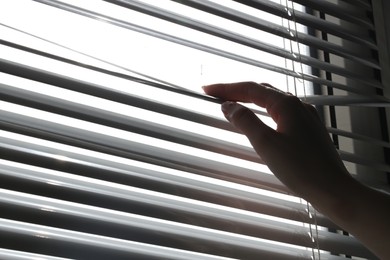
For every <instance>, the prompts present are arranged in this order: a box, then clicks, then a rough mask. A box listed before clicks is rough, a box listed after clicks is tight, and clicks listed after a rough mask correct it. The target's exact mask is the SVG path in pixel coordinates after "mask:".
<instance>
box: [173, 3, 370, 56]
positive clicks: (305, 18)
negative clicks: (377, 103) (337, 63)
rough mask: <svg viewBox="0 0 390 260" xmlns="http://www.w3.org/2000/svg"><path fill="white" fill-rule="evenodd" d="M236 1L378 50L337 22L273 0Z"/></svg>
mask: <svg viewBox="0 0 390 260" xmlns="http://www.w3.org/2000/svg"><path fill="white" fill-rule="evenodd" d="M175 1H176V2H179V3H183V4H187V3H188V2H192V3H196V4H199V3H201V4H202V5H203V6H209V7H210V6H211V7H212V6H216V5H214V3H213V2H209V1H207V0H201V1H200V0H188V1H185V2H182V1H177V0H175ZM235 1H236V2H239V3H241V4H243V5H247V6H251V7H253V8H255V9H259V10H262V11H265V12H268V13H271V14H274V15H276V16H279V17H281V18H285V19H288V20H291V19H294V20H295V21H296V22H298V23H301V24H303V25H306V26H309V27H313V28H317V29H319V30H322V31H324V32H327V33H330V34H333V35H335V36H338V37H340V38H343V39H346V40H350V41H352V42H355V43H359V44H361V45H363V46H365V47H368V48H370V49H373V50H377V48H378V47H377V46H376V44H375V43H374V42H373V41H372V40H371V39H369V38H368V37H366V36H363V35H356V34H354V33H352V32H348V31H347V30H345V28H343V27H340V26H337V25H336V24H333V23H330V22H328V21H324V20H322V19H319V18H316V17H314V16H312V15H309V14H306V13H303V12H300V11H298V10H294V15H293V16H290V15H289V14H288V12H287V10H286V7H285V6H283V5H281V4H278V3H275V2H272V1H264V0H253V1H245V0H235Z"/></svg>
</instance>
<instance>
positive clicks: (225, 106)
mask: <svg viewBox="0 0 390 260" xmlns="http://www.w3.org/2000/svg"><path fill="white" fill-rule="evenodd" d="M238 108H239V107H238V106H237V103H236V102H232V101H226V102H224V103H222V106H221V110H222V112H223V114H224V115H225V117H226V119H228V120H230V119H231V118H232V115H233V114H234V112H235V111H236V110H237V109H238Z"/></svg>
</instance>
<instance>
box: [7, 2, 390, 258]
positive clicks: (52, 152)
mask: <svg viewBox="0 0 390 260" xmlns="http://www.w3.org/2000/svg"><path fill="white" fill-rule="evenodd" d="M21 1H22V0H21ZM146 2H147V1H138V0H105V1H101V2H100V3H97V4H96V5H89V4H88V3H84V2H77V1H73V0H70V1H66V2H65V1H64V2H62V1H60V0H34V1H26V2H25V4H26V6H29V7H33V8H31V9H34V12H35V11H37V13H39V12H41V11H44V12H46V13H47V14H48V15H50V14H57V15H58V19H57V18H51V17H49V16H47V17H46V15H43V16H44V17H45V18H44V19H54V20H55V21H53V23H55V24H56V26H52V27H55V28H57V26H58V27H61V26H62V24H61V23H60V22H61V21H60V20H62V19H64V20H66V19H67V18H69V19H67V20H66V21H67V24H72V22H73V21H82V22H79V23H78V24H82V25H84V24H85V25H86V26H80V28H81V27H82V29H80V30H75V29H74V31H73V32H72V33H69V34H67V33H64V34H61V36H63V37H65V38H66V37H68V38H69V37H73V36H74V35H75V33H77V32H78V31H84V32H91V39H93V37H95V34H94V33H92V29H94V28H96V30H97V31H99V32H100V30H99V29H101V28H106V29H107V31H108V28H109V29H110V32H111V31H112V32H113V34H112V35H113V36H112V38H114V37H118V39H119V38H121V37H124V38H122V39H123V42H127V40H129V42H128V43H130V44H123V45H124V46H123V49H122V50H121V54H123V53H127V51H129V53H132V52H130V51H133V50H130V49H129V48H132V47H135V48H137V49H136V50H138V48H139V50H141V49H142V50H143V49H145V55H144V56H145V57H138V53H135V52H134V53H132V54H131V55H134V57H132V58H134V59H131V63H136V64H135V65H134V66H136V67H137V68H142V66H143V64H141V59H142V62H143V60H144V58H149V57H146V56H151V57H150V58H151V59H156V58H157V61H158V62H156V64H153V67H156V68H157V67H158V66H157V64H160V63H159V62H160V61H162V63H161V64H163V63H164V61H166V60H170V57H169V58H168V59H167V58H159V57H160V56H159V55H160V54H157V53H155V54H154V55H149V53H148V48H150V47H151V46H149V45H148V44H151V45H154V44H156V45H155V46H156V47H153V48H158V47H157V45H158V43H160V44H161V46H162V45H164V44H166V46H167V49H169V51H171V50H170V48H171V47H172V55H175V54H176V51H178V52H180V51H183V52H184V50H186V51H187V52H188V53H192V54H193V55H194V54H197V55H198V57H197V58H201V56H202V55H204V54H205V55H206V56H207V59H208V58H210V59H213V60H212V61H211V62H214V59H215V61H217V60H218V61H219V62H220V61H221V60H223V61H226V63H227V64H228V65H229V66H233V65H234V66H237V69H236V70H235V71H240V69H239V68H240V66H244V67H245V71H246V70H251V69H252V68H253V69H255V70H256V71H257V72H258V71H260V72H264V73H267V71H268V72H269V73H270V74H272V75H273V76H274V77H275V78H278V79H280V78H279V76H280V77H285V79H286V82H287V85H288V86H287V89H285V91H290V92H291V90H292V89H293V88H294V90H295V93H296V95H298V96H299V95H300V94H302V92H303V93H304V96H301V99H302V100H303V101H306V102H308V103H310V104H313V105H315V106H316V107H317V108H318V109H319V111H322V110H323V111H324V112H328V111H327V110H326V109H323V108H322V106H331V107H333V106H358V108H359V109H361V110H370V111H372V108H371V107H378V108H380V109H383V108H386V107H389V104H390V102H389V100H388V99H386V98H385V97H383V95H381V93H382V92H383V90H384V87H385V86H383V85H382V83H381V82H380V81H379V80H377V78H375V77H373V76H372V75H374V76H375V75H377V73H380V72H381V66H380V64H379V62H378V60H377V59H376V57H375V55H376V54H378V53H380V52H379V51H380V50H378V47H377V45H376V43H375V42H374V40H373V37H372V35H373V34H374V33H375V31H374V29H375V27H374V25H373V23H372V21H371V18H370V17H371V16H372V15H373V13H371V12H372V8H371V4H370V3H369V1H368V0H355V1H350V0H345V1H344V2H343V1H339V2H337V1H336V2H337V3H338V5H337V4H335V3H336V2H334V1H327V0H326V1H325V0H321V1H317V2H315V1H312V0H296V1H295V3H296V4H295V5H294V3H293V2H289V3H287V1H286V5H287V7H286V6H284V5H283V4H282V2H280V4H279V3H276V2H275V3H274V2H272V1H266V0H254V1H241V0H235V1H229V2H226V3H222V2H218V3H216V1H208V0H201V1H199V0H188V1H176V0H172V1H170V2H168V1H167V2H166V3H167V5H161V6H160V5H158V6H159V7H157V3H153V2H152V1H150V2H148V4H146ZM9 3H12V2H9ZM154 4H156V6H154ZM301 4H302V5H303V6H301ZM233 6H235V7H237V8H234V7H233ZM291 6H292V7H297V8H298V9H295V10H292V9H291V10H290V7H291ZM352 6H353V8H352ZM5 7H7V8H9V9H10V10H17V9H18V7H17V6H16V5H14V6H13V5H12V4H10V5H9V6H7V3H6V4H5ZM305 7H306V11H307V10H312V9H314V10H315V11H314V12H313V14H317V11H316V10H318V11H319V12H320V14H321V18H320V17H317V16H315V15H311V14H309V13H307V12H305V11H302V10H305ZM7 8H4V9H7ZM35 8H36V9H35ZM176 8H177V10H176ZM240 8H242V9H240ZM300 8H302V9H300ZM29 9H30V8H29ZM236 9H237V10H236ZM178 10H182V11H178ZM186 11H189V12H188V13H186ZM0 12H1V11H0ZM116 12H118V13H116ZM205 12H206V13H207V14H206V13H205ZM247 12H248V13H252V15H250V14H248V13H247ZM256 12H258V13H262V12H263V13H264V14H265V15H264V17H268V16H266V15H269V17H274V18H275V19H278V20H279V21H280V23H282V24H278V23H279V22H275V21H272V19H267V20H265V19H261V18H258V16H259V15H254V14H255V13H256ZM2 13H3V14H4V15H0V17H1V16H3V17H4V19H3V18H2V19H0V20H1V21H0V26H1V28H0V30H2V31H3V34H4V35H5V37H4V38H3V39H0V52H2V53H3V54H2V57H1V58H0V99H1V100H0V154H1V156H0V157H1V158H0V204H1V208H2V209H4V210H3V211H1V213H0V258H1V257H2V255H7V254H8V255H11V256H12V259H27V258H28V257H29V256H30V257H33V256H36V257H45V255H47V256H48V257H47V258H48V259H57V258H59V259H64V258H77V259H78V258H80V257H81V258H83V257H85V256H87V257H88V258H93V259H110V258H111V259H129V258H130V259H140V260H141V259H148V260H152V259H162V258H163V259H233V258H234V259H236V258H237V259H258V258H259V257H260V258H264V259H282V260H283V259H286V260H287V259H317V257H318V258H320V259H333V260H341V259H345V257H344V255H351V256H357V257H364V258H369V259H376V257H375V256H374V255H373V254H372V253H371V252H370V251H369V250H367V249H366V248H365V247H364V246H363V245H362V244H361V243H360V242H358V241H357V240H356V239H355V238H353V236H349V235H345V233H343V232H341V230H340V227H338V226H337V225H335V224H334V223H332V222H331V221H330V220H329V219H328V218H327V217H326V216H324V215H322V214H320V213H317V212H316V211H315V209H314V208H313V207H312V206H311V205H310V204H308V203H307V202H306V201H303V200H302V199H300V198H298V197H295V196H294V194H292V193H291V191H290V190H289V189H288V188H287V187H286V186H285V185H284V184H283V183H281V182H280V181H279V180H278V179H277V178H276V177H275V176H274V175H272V174H271V172H270V169H269V168H267V167H266V166H265V165H264V164H263V161H262V160H261V158H259V157H258V156H257V154H256V153H255V152H254V150H253V149H252V148H250V146H249V145H250V144H249V143H247V142H248V140H246V139H245V137H244V136H243V135H240V134H239V133H238V131H237V129H235V128H233V127H232V126H231V124H229V123H228V122H227V121H226V120H225V119H224V118H223V117H222V115H219V114H215V115H214V114H213V113H214V112H220V111H213V110H212V109H214V108H215V109H218V110H219V109H220V104H221V103H222V102H223V100H219V99H216V98H212V97H209V96H206V95H204V94H200V93H197V92H196V91H195V90H194V91H193V90H190V89H186V88H183V87H182V86H180V85H183V86H184V85H186V84H187V83H184V84H183V83H179V84H171V83H169V82H168V81H173V82H180V80H181V79H178V78H177V79H176V78H175V77H176V75H175V74H174V73H172V75H170V72H168V73H166V74H165V73H164V72H163V70H161V71H159V73H161V74H163V75H164V78H169V77H172V78H171V79H168V80H167V81H163V80H159V79H158V77H157V78H156V77H152V76H148V75H147V74H149V73H151V75H153V74H154V75H157V72H150V71H151V70H152V69H150V68H149V66H148V67H147V68H144V69H143V70H144V72H146V74H143V73H138V72H137V71H133V70H131V69H127V67H128V66H127V65H124V66H121V65H116V64H121V62H122V61H121V59H120V58H115V57H108V58H102V57H104V55H103V54H102V55H100V53H103V52H105V51H106V50H107V49H105V47H106V46H105V44H102V46H100V45H99V47H97V45H96V47H97V49H98V52H96V53H99V54H92V55H90V54H87V53H94V51H93V50H90V49H88V50H87V49H85V50H86V51H82V49H83V47H81V46H80V45H79V43H80V42H81V41H82V40H81V41H79V42H77V41H76V42H74V43H72V42H71V41H69V42H68V41H64V40H63V38H57V37H59V35H58V36H57V35H56V33H55V32H54V31H53V30H52V31H50V32H49V34H50V36H48V35H49V34H48V33H47V32H46V31H45V29H44V28H45V25H42V24H41V21H35V20H34V24H35V22H37V24H40V25H38V26H27V24H26V23H28V22H29V21H31V24H33V21H32V20H33V19H35V17H30V16H29V15H26V17H27V19H25V20H18V19H13V17H12V15H10V16H8V14H7V13H6V12H4V10H3V12H2ZM8 13H13V12H8ZM126 14H127V16H126ZM122 15H123V16H122ZM198 15H199V16H198ZM202 15H205V16H204V17H208V18H210V20H209V19H208V18H199V17H203V16H202ZM260 16H261V15H260ZM332 16H335V17H336V20H337V18H340V19H341V23H340V25H336V23H333V22H330V20H332V19H333V18H332ZM129 17H130V19H128V18H129ZM323 17H325V18H324V19H322V18H323ZM329 17H330V18H332V19H328V18H329ZM71 18H73V19H71ZM29 19H30V20H29ZM78 19H79V20H78ZM142 19H145V20H142ZM213 19H215V21H214V22H213ZM225 19H227V20H229V21H226V26H225V24H223V23H221V24H220V25H218V23H219V22H222V21H225ZM285 19H287V20H288V27H286V26H285V25H284V22H285V21H286V20H285ZM268 20H269V21H268ZM282 21H283V22H282ZM19 22H20V23H19ZM57 22H58V23H57ZM291 23H294V25H293V26H291ZM297 23H299V24H297ZM74 24H75V23H74ZM156 24H158V25H157V26H155V25H156ZM345 24H348V26H345ZM165 25H166V26H167V28H165V27H164V26H165ZM230 25H231V26H230ZM99 26H100V28H99ZM235 26H237V27H239V28H241V29H242V30H239V29H238V30H236V31H235V30H234V28H235ZM29 27H30V28H29ZM41 27H42V28H41ZM168 27H169V28H168ZM290 27H292V28H294V29H291V28H290ZM26 28H28V29H26ZM35 28H36V29H37V30H35ZM69 28H70V27H69ZM98 28H99V29H98ZM297 28H298V29H299V31H298V32H297V31H295V30H297ZM90 29H91V31H89V30H90ZM179 29H180V30H181V29H183V31H182V33H181V31H180V30H179ZM244 29H248V30H250V31H251V33H248V34H245V30H244ZM307 30H308V31H309V32H308V31H307ZM4 32H5V33H4ZM114 32H115V33H114ZM263 32H267V33H270V34H272V35H270V37H269V38H270V40H271V38H272V39H273V38H275V39H279V40H280V42H279V43H275V45H274V43H271V41H268V38H267V37H257V33H259V35H263ZM321 32H323V33H326V34H330V35H331V37H330V38H326V37H324V38H321V37H319V36H318V35H319V34H320V33H321ZM186 33H191V35H190V34H188V35H186ZM52 34H53V35H52ZM116 34H118V35H116ZM317 34H318V35H317ZM267 35H269V34H267ZM203 36H204V37H203ZM274 36H276V37H274ZM333 36H335V37H333ZM96 37H98V38H96V39H97V41H99V43H100V40H99V39H100V38H99V37H100V35H98V34H96ZM126 37H127V38H126ZM137 37H139V38H140V39H141V40H145V44H144V45H143V46H139V47H138V46H136V44H137V43H138V42H134V44H135V45H134V46H133V45H132V43H133V40H134V41H138V39H137ZM81 38H82V37H80V39H81ZM266 38H267V39H266ZM77 39H78V38H77ZM260 39H261V40H260ZM263 39H264V40H263ZM333 39H335V41H333ZM69 40H71V39H69ZM141 40H140V41H141ZM146 40H147V41H146ZM339 40H341V42H342V43H340V44H337V42H338V41H339ZM92 41H93V40H91V43H92ZM332 41H333V43H332ZM86 42H87V41H85V42H84V41H83V43H86ZM288 42H289V43H288ZM91 43H89V44H91ZM116 43H118V44H116ZM119 43H121V41H120V40H119V41H115V40H112V41H111V44H114V45H115V48H116V47H121V46H120V45H121V44H119ZM344 43H346V44H351V45H353V46H354V47H356V48H358V49H359V50H355V49H354V48H346V46H344ZM40 44H42V45H40ZM278 44H280V46H281V45H283V46H284V47H280V46H279V45H278ZM288 44H290V46H287V45H288ZM125 45H126V46H125ZM129 45H131V46H130V47H129ZM146 45H148V46H146ZM304 45H306V46H304ZM164 46H165V45H164ZM90 47H91V46H90ZM93 47H95V45H94V46H93ZM110 47H111V48H114V46H113V45H111V46H110ZM295 47H296V48H298V51H293V50H294V48H295ZM379 47H380V46H379ZM164 48H165V47H164ZM289 48H291V50H292V51H291V52H290V51H288V49H289ZM365 50H366V51H367V55H368V52H370V53H371V54H372V57H373V58H369V57H366V56H367V55H366V53H365ZM108 51H109V50H108ZM247 51H248V52H247ZM249 51H251V53H250V54H249ZM301 51H302V53H301ZM309 52H310V54H309ZM314 52H316V54H314ZM151 53H152V52H151ZM328 54H330V55H331V57H330V59H329V60H328V59H327V55H328ZM93 55H98V56H99V57H96V58H95V57H94V56H93ZM186 55H187V54H186ZM323 55H324V57H322V56H323ZM332 55H335V57H333V56H332ZM128 56H130V55H128ZM135 56H137V59H138V58H139V59H140V60H137V59H136V58H135ZM163 56H164V55H161V57H163ZM206 56H205V57H206ZM164 57H165V56H164ZM167 57H168V56H167ZM176 58H177V57H175V60H176ZM183 58H184V57H183ZM333 58H335V59H333ZM177 60H178V61H179V60H180V59H177ZM111 61H113V62H111ZM338 61H340V63H338ZM207 62H209V61H207ZM207 62H206V63H207ZM230 62H231V64H230ZM278 62H279V63H278ZM138 63H139V64H138ZM200 63H201V64H200V65H201V75H202V77H203V78H202V80H201V81H202V83H201V84H204V83H203V81H206V82H207V81H209V79H208V78H207V80H204V76H203V74H202V73H203V65H204V64H203V63H204V62H203V61H200ZM222 63H224V62H222ZM282 63H284V64H282ZM123 64H127V63H123ZM165 64H168V63H164V66H165ZM182 64H183V63H182V62H180V61H179V62H178V63H177V64H175V66H172V68H171V72H176V70H178V68H179V67H180V69H181V68H182V67H181V65H182ZM207 64H208V63H207ZM297 64H299V65H297ZM336 64H337V65H336ZM344 64H345V66H344ZM138 65H140V67H138ZM146 65H149V64H146ZM248 65H251V66H248ZM350 65H351V66H352V68H354V66H357V67H359V68H361V69H362V71H369V73H357V71H354V69H351V67H350ZM129 66H130V67H132V68H133V64H130V65H129ZM212 66H214V65H212ZM173 67H174V68H173ZM206 67H207V66H206ZM298 67H299V69H298V71H297V68H298ZM107 68H109V69H107ZM156 68H155V69H156ZM169 68H170V67H169ZM188 68H189V70H191V71H192V70H194V67H192V66H188ZM157 69H159V68H157ZM183 69H185V68H184V66H183ZM195 70H197V69H195ZM300 70H302V72H299V71H300ZM119 71H120V72H119ZM223 71H225V70H224V69H223ZM370 72H374V73H372V74H371V73H370ZM207 73H208V68H206V74H207ZM211 73H214V72H213V71H211ZM325 73H326V76H325V75H324V74H325ZM225 74H226V73H225ZM249 74H250V73H249ZM258 74H259V73H258ZM260 74H261V73H260ZM333 74H335V77H333ZM133 75H138V76H139V77H138V76H133ZM250 75H252V74H250ZM267 75H268V74H267ZM184 76H185V75H183V77H184ZM207 77H208V75H207ZM251 77H252V76H251ZM266 77H268V76H266ZM145 78H146V79H145ZM216 78H217V81H219V78H218V77H216ZM249 80H253V79H249ZM182 81H183V82H185V80H184V79H183V80H182ZM187 81H188V80H187ZM267 81H268V80H267ZM191 82H192V83H193V82H195V83H196V84H197V79H195V80H191ZM210 82H211V78H210ZM208 83H209V82H207V83H206V84H208ZM270 83H272V82H270ZM290 83H291V85H290ZM282 84H283V83H282ZM199 85H200V84H199ZM278 85H281V84H280V83H279V84H278ZM189 87H193V86H192V85H191V84H189ZM301 87H302V88H303V89H301ZM326 87H328V88H327V90H328V92H327V93H328V94H329V95H325V93H322V92H321V91H326ZM332 88H333V89H335V90H341V91H340V92H339V91H337V92H339V93H341V94H339V96H338V95H334V96H332V95H330V93H332V94H333V92H332V91H333V90H332ZM344 91H346V92H349V93H346V94H345V96H342V95H343V93H344ZM367 93H376V94H367ZM68 94H69V96H67V97H65V96H66V95H68ZM319 94H321V96H319ZM61 95H62V96H61ZM299 97H300V96H299ZM95 101H96V102H95ZM187 101H188V102H187ZM190 101H191V102H192V101H194V102H195V103H196V105H192V104H190V103H191V102H190ZM252 110H253V111H254V112H255V113H257V115H258V116H260V118H261V120H263V121H264V122H265V123H267V124H268V123H270V124H271V125H272V127H274V122H271V121H272V119H271V118H270V117H269V115H268V114H267V113H266V112H264V111H265V110H264V111H263V110H262V109H260V110H256V109H252ZM330 112H331V111H330ZM331 116H332V115H331ZM324 118H328V117H327V115H325V116H324ZM331 119H332V118H331ZM164 120H165V121H164ZM332 126H333V121H332ZM347 128H348V126H347ZM208 129H210V130H212V131H213V132H211V133H210V132H208V131H207V130H208ZM328 131H329V133H331V134H334V137H335V136H339V137H342V138H349V139H348V140H345V139H342V138H340V141H341V142H343V141H346V142H347V143H349V142H353V145H355V141H356V144H357V145H367V146H369V145H371V144H372V147H373V151H374V150H375V149H377V150H380V149H381V148H384V149H386V148H388V147H390V144H389V143H388V142H387V141H382V140H379V139H376V138H371V137H368V136H364V135H359V134H356V133H354V132H348V131H343V130H341V129H336V128H332V127H328ZM222 133H223V134H226V135H227V136H229V137H224V136H223V135H222ZM235 138H237V140H236V139H235ZM240 138H242V139H240ZM225 140H227V141H225ZM359 142H360V143H359ZM340 147H341V148H340V149H341V150H338V152H339V154H340V157H341V158H342V160H343V161H344V162H348V163H351V164H353V166H356V169H357V173H358V174H360V172H359V171H358V170H360V169H361V168H362V169H363V168H369V169H370V170H371V171H374V172H375V173H378V174H381V173H386V172H390V165H389V164H388V163H387V162H382V161H380V160H381V159H375V158H369V157H365V156H363V155H362V154H360V151H358V149H357V152H353V153H350V152H349V150H348V149H349V147H347V146H344V145H340ZM344 149H345V150H348V151H344ZM351 149H352V148H351ZM375 151H376V150H375ZM375 151H374V152H375ZM348 166H349V165H348ZM360 166H363V167H360ZM374 185H375V184H374ZM339 230H340V231H339ZM335 254H339V255H338V256H336V255H335ZM340 254H341V255H340ZM229 257H230V258H229Z"/></svg>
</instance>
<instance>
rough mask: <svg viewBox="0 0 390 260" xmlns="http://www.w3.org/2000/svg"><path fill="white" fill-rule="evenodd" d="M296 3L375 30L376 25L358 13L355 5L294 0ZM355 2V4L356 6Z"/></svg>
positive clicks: (313, 0)
mask: <svg viewBox="0 0 390 260" xmlns="http://www.w3.org/2000/svg"><path fill="white" fill-rule="evenodd" d="M294 2H295V3H299V4H301V5H304V6H306V7H310V8H313V9H316V10H319V11H321V12H324V13H327V14H330V15H332V16H335V17H337V18H340V19H342V20H346V21H349V22H351V23H353V24H356V25H362V26H365V27H366V28H368V29H370V30H374V24H373V22H372V21H370V20H369V19H368V18H367V17H363V16H362V15H361V12H358V11H357V10H356V9H358V8H356V6H355V5H348V4H345V3H343V2H341V1H340V2H339V3H337V4H334V3H331V2H328V1H326V0H320V1H318V0H294ZM356 2H358V1H355V2H353V4H356Z"/></svg>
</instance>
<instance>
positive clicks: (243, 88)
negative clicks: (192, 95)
mask: <svg viewBox="0 0 390 260" xmlns="http://www.w3.org/2000/svg"><path fill="white" fill-rule="evenodd" d="M203 89H204V91H205V93H206V94H208V95H211V96H215V97H219V98H221V99H223V100H230V101H240V102H251V103H255V104H256V105H258V106H261V107H264V108H267V110H268V108H269V107H271V105H273V104H274V103H276V102H279V101H280V100H281V99H283V98H285V97H286V96H288V95H287V94H286V93H284V92H282V91H280V90H278V89H276V88H274V87H272V86H271V85H269V84H266V83H262V84H257V83H255V82H239V83H228V84H214V85H208V86H204V87H203Z"/></svg>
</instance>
